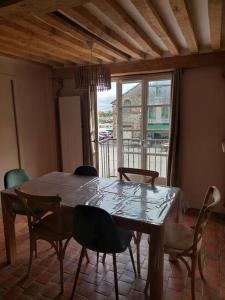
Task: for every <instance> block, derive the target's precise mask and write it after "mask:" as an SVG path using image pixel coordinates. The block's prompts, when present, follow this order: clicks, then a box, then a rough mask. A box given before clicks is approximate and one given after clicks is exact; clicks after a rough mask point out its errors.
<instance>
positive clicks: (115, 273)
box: [113, 253, 119, 300]
mask: <svg viewBox="0 0 225 300" xmlns="http://www.w3.org/2000/svg"><path fill="white" fill-rule="evenodd" d="M113 270H114V284H115V293H116V300H119V291H118V280H117V267H116V254H115V253H113Z"/></svg>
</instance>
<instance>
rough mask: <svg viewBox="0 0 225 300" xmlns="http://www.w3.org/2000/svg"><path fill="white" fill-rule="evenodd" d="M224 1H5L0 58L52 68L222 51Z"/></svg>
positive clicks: (1, 9)
mask: <svg viewBox="0 0 225 300" xmlns="http://www.w3.org/2000/svg"><path fill="white" fill-rule="evenodd" d="M224 2H225V1H223V0H198V1H196V0H90V1H84V0H67V1H60V0H35V1H33V0H22V1H16V0H8V1H7V0H3V1H1V3H0V55H3V56H10V57H18V58H22V59H25V60H29V61H34V62H38V63H42V64H46V65H51V66H65V65H66V66H67V65H74V64H88V63H93V64H98V63H116V62H126V61H135V60H146V59H148V60H149V59H150V60H151V59H152V60H154V59H159V58H161V57H175V56H182V55H192V54H196V53H206V52H214V51H221V50H224V47H225V28H223V27H224V24H225V8H224V7H223V3H224Z"/></svg>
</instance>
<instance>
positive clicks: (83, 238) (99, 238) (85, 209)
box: [71, 205, 136, 299]
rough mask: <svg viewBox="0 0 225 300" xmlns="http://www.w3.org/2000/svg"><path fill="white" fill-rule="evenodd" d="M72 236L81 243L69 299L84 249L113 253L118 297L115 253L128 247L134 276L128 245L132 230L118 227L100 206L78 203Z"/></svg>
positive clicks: (132, 259) (117, 296)
mask: <svg viewBox="0 0 225 300" xmlns="http://www.w3.org/2000/svg"><path fill="white" fill-rule="evenodd" d="M73 237H74V239H75V240H76V241H77V242H78V243H79V244H81V246H82V250H81V254H80V259H79V263H78V267H77V272H76V276H75V279H74V285H73V291H72V295H71V299H72V298H73V295H74V292H75V289H76V285H77V281H78V277H79V273H80V268H81V264H82V260H83V256H84V254H85V251H86V249H90V250H92V251H96V252H101V253H111V254H112V255H113V267H114V281H115V292H116V299H119V295H118V281H117V267H116V253H121V252H124V251H125V250H126V249H127V247H128V248H129V252H130V257H131V261H132V265H133V269H134V273H135V277H136V269H135V264H134V258H133V254H132V250H131V246H130V241H131V239H132V231H128V230H125V229H122V228H120V227H118V226H117V225H116V224H115V222H114V220H113V218H112V217H111V216H110V214H108V213H107V212H106V211H105V210H103V209H101V208H98V207H93V206H87V205H78V206H76V207H75V209H74V229H73Z"/></svg>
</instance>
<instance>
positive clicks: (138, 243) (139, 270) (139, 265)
mask: <svg viewBox="0 0 225 300" xmlns="http://www.w3.org/2000/svg"><path fill="white" fill-rule="evenodd" d="M140 243H141V233H140V232H137V237H136V247H137V273H138V277H140V276H141V262H140Z"/></svg>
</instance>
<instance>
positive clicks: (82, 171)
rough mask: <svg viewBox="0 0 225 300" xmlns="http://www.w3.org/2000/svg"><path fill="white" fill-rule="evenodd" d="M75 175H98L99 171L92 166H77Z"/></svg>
mask: <svg viewBox="0 0 225 300" xmlns="http://www.w3.org/2000/svg"><path fill="white" fill-rule="evenodd" d="M74 175H80V176H98V171H97V170H96V169H95V168H94V167H92V166H80V167H77V168H76V170H75V171H74Z"/></svg>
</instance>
